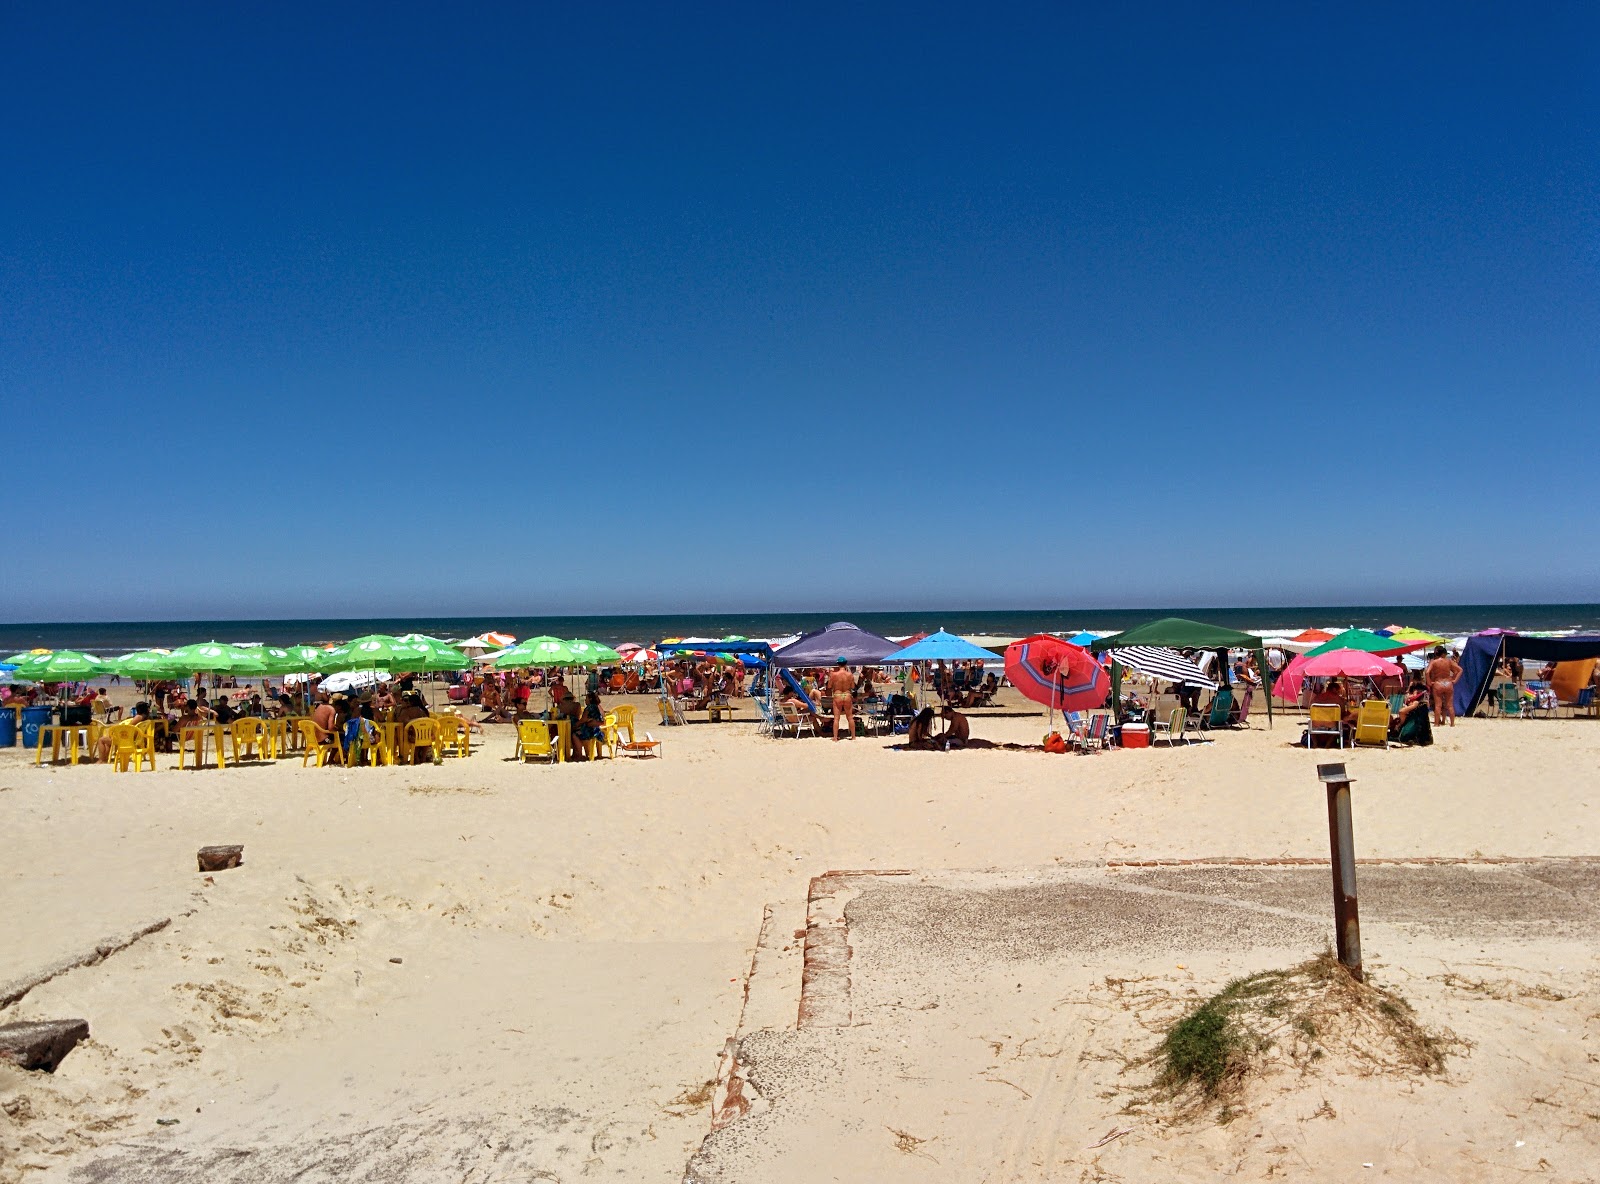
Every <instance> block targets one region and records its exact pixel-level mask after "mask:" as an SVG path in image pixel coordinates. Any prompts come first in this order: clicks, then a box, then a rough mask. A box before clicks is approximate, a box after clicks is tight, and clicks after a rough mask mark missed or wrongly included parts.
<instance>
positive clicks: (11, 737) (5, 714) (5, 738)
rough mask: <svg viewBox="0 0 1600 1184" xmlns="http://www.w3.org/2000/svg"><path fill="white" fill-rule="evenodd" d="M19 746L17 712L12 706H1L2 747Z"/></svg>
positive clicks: (0, 744) (0, 746)
mask: <svg viewBox="0 0 1600 1184" xmlns="http://www.w3.org/2000/svg"><path fill="white" fill-rule="evenodd" d="M16 746H17V713H16V712H15V711H12V710H11V708H9V707H6V708H0V748H15V747H16Z"/></svg>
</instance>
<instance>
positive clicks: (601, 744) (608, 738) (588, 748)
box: [583, 712, 617, 761]
mask: <svg viewBox="0 0 1600 1184" xmlns="http://www.w3.org/2000/svg"><path fill="white" fill-rule="evenodd" d="M607 748H609V749H610V750H611V752H610V754H609V755H610V756H611V757H612V758H615V757H616V755H617V717H616V716H614V715H611V714H610V713H609V712H608V713H607V714H606V717H605V719H604V721H602V723H601V724H600V735H599V736H598V737H594V736H591V737H590V738H589V739H587V740H585V741H584V742H583V755H584V756H585V757H586V758H588V759H589V760H591V761H592V760H595V759H597V758H598V757H599V755H600V753H601V752H602V751H603V750H605V749H607Z"/></svg>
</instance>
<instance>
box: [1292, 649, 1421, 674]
mask: <svg viewBox="0 0 1600 1184" xmlns="http://www.w3.org/2000/svg"><path fill="white" fill-rule="evenodd" d="M1300 673H1301V675H1302V676H1304V677H1307V678H1334V677H1340V678H1381V677H1383V676H1384V675H1392V676H1394V677H1396V678H1398V677H1399V676H1400V675H1401V673H1402V671H1401V669H1400V667H1399V666H1397V665H1395V664H1394V663H1393V662H1391V661H1389V660H1388V659H1387V658H1380V657H1378V655H1377V654H1369V653H1367V652H1365V651H1364V650H1329V651H1328V652H1327V653H1325V654H1318V655H1317V656H1316V657H1315V658H1307V659H1306V662H1305V665H1304V666H1302V667H1300Z"/></svg>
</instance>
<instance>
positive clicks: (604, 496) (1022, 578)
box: [0, 3, 1600, 620]
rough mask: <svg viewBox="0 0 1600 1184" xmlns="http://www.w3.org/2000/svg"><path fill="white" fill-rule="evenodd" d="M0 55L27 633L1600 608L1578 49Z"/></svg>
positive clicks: (27, 47)
mask: <svg viewBox="0 0 1600 1184" xmlns="http://www.w3.org/2000/svg"><path fill="white" fill-rule="evenodd" d="M1108 7H1118V6H1105V5H1085V6H1081V7H1079V8H1077V9H1068V8H1067V7H1065V6H1058V5H1038V6H1030V7H1008V6H993V5H983V6H963V7H959V8H958V7H939V6H930V5H928V4H916V5H912V4H907V5H903V6H894V7H891V6H885V5H878V6H871V5H869V6H858V5H831V4H811V5H803V6H781V7H780V6H769V5H749V4H740V5H732V4H730V5H725V6H720V7H715V8H710V7H695V6H690V7H688V8H685V7H684V6H679V5H661V4H652V5H644V6H638V7H636V8H634V7H631V6H624V5H574V4H561V5H555V4H549V5H538V6H533V5H505V6H502V7H495V6H472V5H466V6H463V5H443V4H441V5H436V6H421V5H413V4H403V3H402V4H384V5H372V6H370V7H367V8H365V9H362V8H360V7H358V6H346V5H314V6H313V5H304V6H301V5H292V4H279V3H274V4H255V5H248V6H245V5H240V6H234V5H185V6H181V7H180V6H166V5H160V4H156V5H149V6H145V5H133V6H130V5H115V6H113V5H70V4H65V5H44V4H33V5H21V4H13V5H8V6H7V7H6V9H5V11H4V14H3V15H0V67H3V68H0V101H3V106H4V110H5V112H6V117H5V121H4V128H3V131H0V136H3V141H0V152H3V161H4V164H3V169H4V183H3V184H0V396H3V398H0V402H3V407H4V411H3V415H4V420H3V422H4V427H5V439H6V441H7V448H6V452H5V459H6V469H7V471H6V482H5V484H6V488H7V490H8V496H7V497H6V499H5V504H6V523H7V526H6V538H5V542H4V544H3V546H4V554H5V556H6V560H5V563H4V567H3V569H0V570H3V574H0V618H6V619H12V620H28V619H50V620H59V619H79V618H89V619H105V618H145V617H190V616H196V615H199V616H213V615H214V616H225V617H241V616H257V615H260V616H299V615H318V616H321V615H365V614H368V613H388V612H392V613H397V614H406V613H418V614H420V613H467V612H486V613H494V612H515V613H540V612H552V613H555V612H585V611H593V612H613V611H689V610H695V609H700V608H704V609H716V610H723V609H750V610H761V609H787V608H818V609H827V608H834V607H838V608H842V609H843V608H873V607H898V606H905V607H916V606H929V607H937V606H952V607H954V606H967V607H991V606H992V607H1008V606H1011V607H1033V606H1041V607H1042V606H1074V605H1081V606H1091V605H1117V604H1124V603H1134V602H1137V603H1146V604H1149V603H1155V604H1203V603H1221V604H1229V603H1233V604H1239V603H1244V604H1251V603H1255V604H1260V603H1265V604H1283V603H1307V602H1309V603H1319V604H1326V603H1331V602H1347V603H1348V602H1384V601H1390V602H1393V601H1397V600H1400V601H1419V602H1433V601H1450V600H1463V601H1507V600H1543V601H1548V600H1581V601H1593V600H1596V599H1600V580H1597V572H1600V511H1597V509H1596V506H1597V502H1596V491H1597V485H1596V474H1597V472H1600V464H1597V446H1600V432H1597V428H1596V424H1597V419H1600V406H1597V399H1596V396H1597V393H1600V285H1597V280H1600V184H1597V182H1600V119H1597V115H1600V83H1597V79H1600V58H1597V50H1596V46H1597V45H1600V7H1597V6H1595V5H1593V4H1588V3H1570V4H1562V3H1552V4H1536V5H1520V4H1518V5H1513V4H1504V5H1497V6H1486V5H1475V4H1465V5H1463V4H1436V5H1425V6H1391V5H1372V6H1368V7H1352V6H1316V7H1312V6H1304V5H1282V4H1261V5H1258V6H1254V7H1253V8H1252V7H1250V6H1232V5H1216V4H1201V3H1195V4H1189V5H1163V4H1151V5H1142V6H1137V7H1135V8H1131V9H1128V11H1127V14H1126V15H1123V14H1112V13H1108V12H1107V11H1106V9H1107V8H1108Z"/></svg>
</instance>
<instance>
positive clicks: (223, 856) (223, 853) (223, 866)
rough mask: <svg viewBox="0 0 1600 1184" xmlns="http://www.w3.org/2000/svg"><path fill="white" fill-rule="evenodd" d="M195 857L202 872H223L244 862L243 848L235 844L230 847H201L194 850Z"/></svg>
mask: <svg viewBox="0 0 1600 1184" xmlns="http://www.w3.org/2000/svg"><path fill="white" fill-rule="evenodd" d="M195 858H196V859H197V860H198V861H199V863H200V870H201V871H203V872H225V871H227V870H228V869H229V868H230V867H238V866H239V865H240V864H241V863H243V862H244V848H243V847H242V846H239V845H237V844H235V845H233V846H230V847H202V848H200V850H199V851H198V852H196V854H195Z"/></svg>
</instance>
